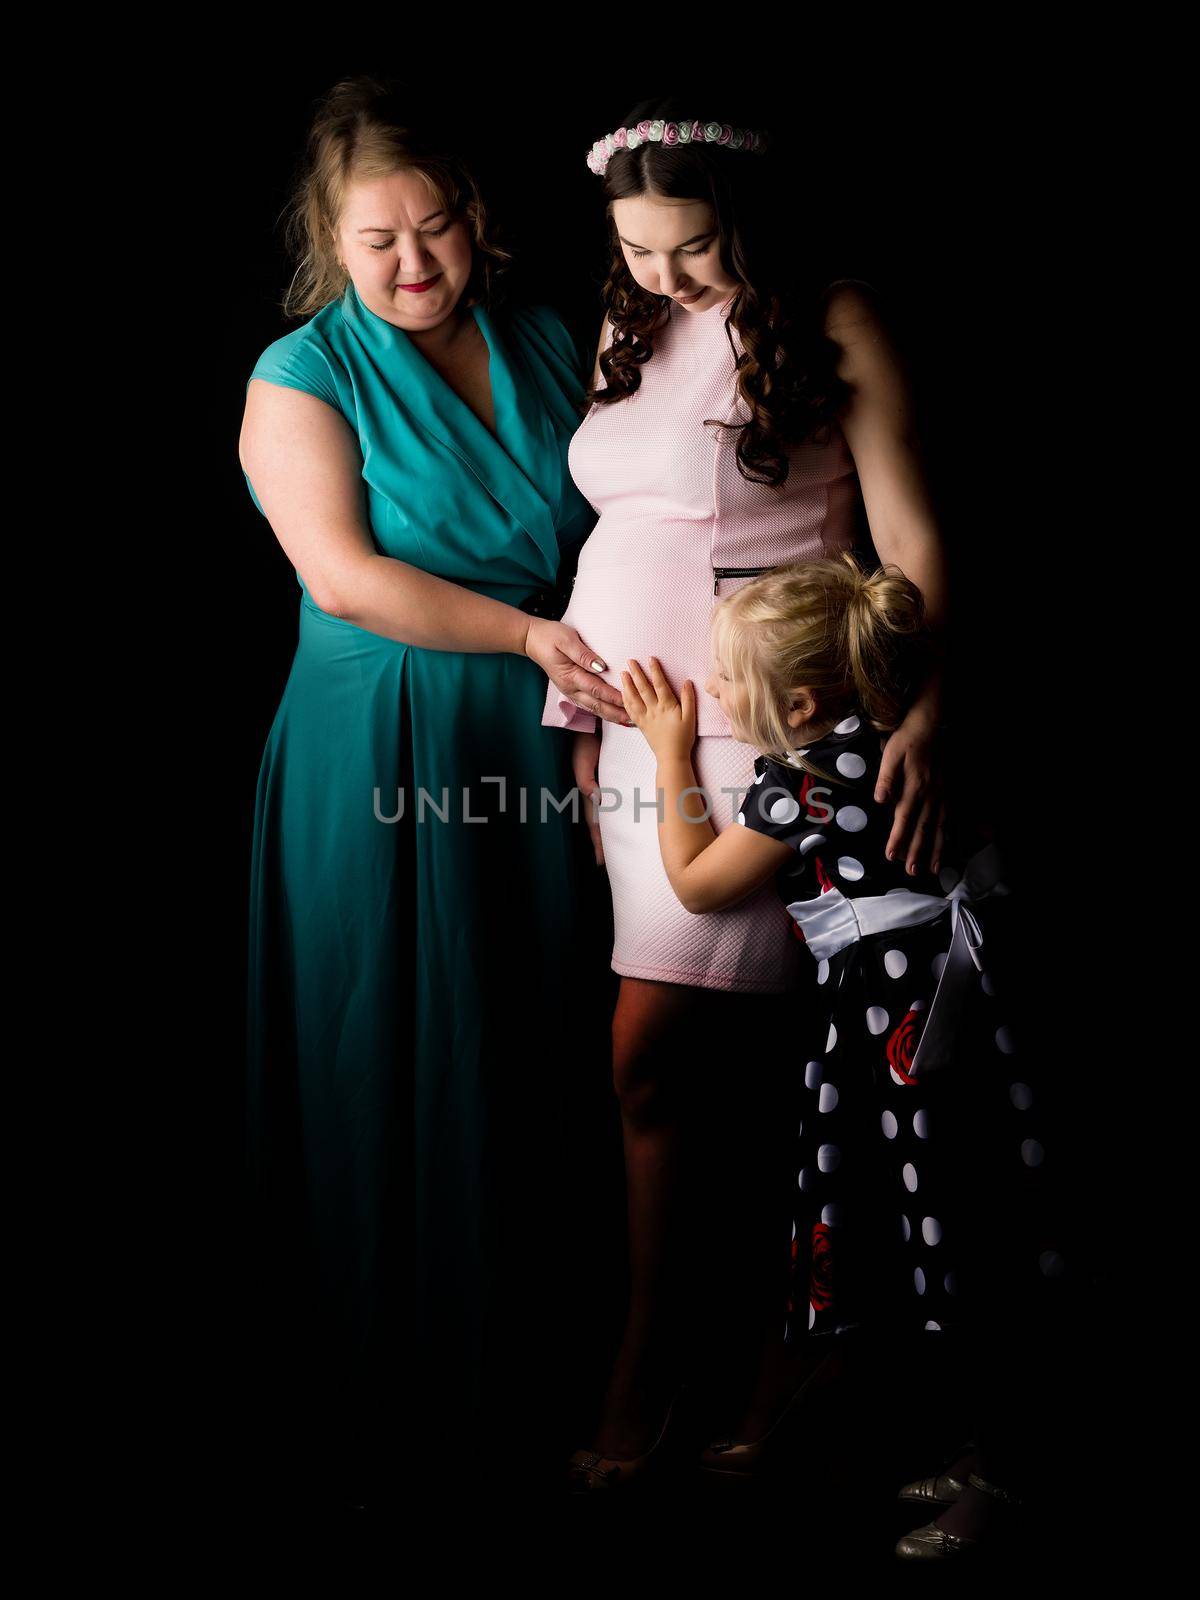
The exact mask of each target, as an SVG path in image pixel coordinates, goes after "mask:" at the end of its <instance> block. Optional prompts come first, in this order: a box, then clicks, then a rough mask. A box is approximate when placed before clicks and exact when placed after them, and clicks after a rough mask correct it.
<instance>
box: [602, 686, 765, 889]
mask: <svg viewBox="0 0 1200 1600" xmlns="http://www.w3.org/2000/svg"><path fill="white" fill-rule="evenodd" d="M629 668H630V670H629V672H623V673H622V674H621V693H622V695H623V696H624V700H625V710H626V712H627V713H628V715H629V717H630V718H631V719H632V721H633V722H634V723H635V724H636V725H637V727H639V728H640V729H641V731H642V733H643V734H644V735H645V738H646V741H647V743H648V744H649V745H650V748H651V749H652V750H653V751H654V753H655V755H656V756H657V758H658V769H657V773H656V776H655V780H654V781H655V791H656V792H655V799H656V801H660V802H661V806H660V809H661V813H662V814H661V817H660V819H659V823H658V843H659V849H660V850H661V852H662V862H663V867H664V868H665V869H666V874H667V877H668V879H669V880H670V884H671V887H672V889H674V891H675V894H676V896H677V898H678V900H679V903H680V905H682V906H683V908H684V909H685V910H686V911H691V912H694V913H696V914H697V915H703V914H704V913H705V912H709V911H724V910H725V909H726V908H727V907H729V906H733V905H737V904H738V902H739V901H741V900H744V899H745V898H746V896H747V895H749V894H753V893H754V891H755V890H756V889H758V888H760V887H761V885H762V884H764V883H766V882H767V881H768V880H769V879H771V878H773V877H774V875H775V873H776V872H778V870H779V868H780V867H781V866H783V864H784V862H785V861H787V860H788V858H789V857H790V856H791V854H792V850H791V847H790V846H789V845H786V844H782V843H780V841H779V840H777V839H768V838H765V837H764V836H763V835H762V834H759V833H752V832H751V831H750V830H749V829H748V828H727V829H726V830H725V832H724V833H722V834H720V835H718V834H717V831H716V829H715V828H714V827H713V825H712V822H711V821H710V820H709V819H708V818H707V817H706V816H705V810H706V804H705V802H706V798H707V801H708V806H707V809H708V810H709V811H710V812H711V810H712V808H713V807H714V806H715V805H716V803H717V802H716V797H715V796H711V795H710V796H707V797H706V796H705V795H703V794H701V793H699V792H695V791H698V790H699V785H698V784H697V782H696V772H695V769H694V767H693V766H692V745H693V744H694V743H695V740H696V694H695V688H694V686H693V685H692V682H691V680H690V679H687V680H685V681H684V684H683V689H682V695H683V698H682V701H680V700H677V699H676V697H675V694H674V691H673V690H672V688H671V686H670V684H669V683H668V682H667V679H666V676H665V674H664V673H663V670H662V667H661V666H660V665H659V662H658V659H657V657H655V656H651V657H650V680H649V681H648V680H647V678H646V674H645V673H644V672H643V671H642V669H641V667H640V666H639V664H638V663H637V662H636V661H630V662H629ZM689 789H690V790H692V791H694V792H692V793H690V794H689V793H686V791H687V790H689Z"/></svg>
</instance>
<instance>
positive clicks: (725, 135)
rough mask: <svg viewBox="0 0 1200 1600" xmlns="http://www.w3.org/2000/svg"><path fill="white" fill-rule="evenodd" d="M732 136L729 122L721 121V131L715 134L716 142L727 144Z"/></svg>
mask: <svg viewBox="0 0 1200 1600" xmlns="http://www.w3.org/2000/svg"><path fill="white" fill-rule="evenodd" d="M732 137H733V129H732V128H731V127H730V126H729V124H728V123H727V122H723V123H722V124H721V131H720V133H719V134H718V135H717V143H718V144H728V143H729V141H730V139H731V138H732Z"/></svg>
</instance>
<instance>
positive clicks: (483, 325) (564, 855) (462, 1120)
mask: <svg viewBox="0 0 1200 1600" xmlns="http://www.w3.org/2000/svg"><path fill="white" fill-rule="evenodd" d="M406 110H407V108H406V107H405V106H402V105H397V103H396V102H395V99H394V97H393V95H392V93H391V91H389V89H388V87H387V85H381V84H377V83H374V82H372V81H370V80H354V81H352V82H349V83H343V84H339V85H338V86H337V87H336V88H334V89H333V90H332V91H331V92H330V93H329V95H328V96H327V97H326V99H325V101H324V103H323V104H322V106H321V107H320V110H319V112H318V114H317V116H316V120H315V122H314V125H313V127H312V131H311V135H310V141H309V159H308V163H307V167H306V171H305V174H304V176H303V179H302V181H301V183H300V186H299V189H298V192H297V194H296V197H295V204H294V207H293V212H292V238H293V241H294V242H295V244H296V246H297V254H298V256H299V263H300V264H299V270H298V273H297V277H296V280H295V281H294V283H293V287H292V291H291V293H290V296H289V300H288V309H289V310H290V311H291V312H292V313H293V314H298V315H305V314H308V320H307V321H305V322H304V323H303V324H302V325H301V326H300V327H298V328H296V329H295V330H294V331H293V332H291V333H289V334H287V335H286V336H285V337H283V338H281V339H279V340H277V341H276V342H275V343H273V344H272V345H271V346H270V347H269V348H268V349H267V350H265V351H264V352H263V354H262V355H261V357H260V358H259V360H258V362H257V364H256V365H255V367H254V370H253V373H252V376H251V378H250V381H249V383H248V385H247V394H246V409H245V421H244V424H243V427H242V433H241V443H240V457H241V462H242V465H243V468H244V470H245V473H246V477H247V481H248V483H249V485H250V490H251V494H252V495H253V497H254V501H255V504H256V505H257V506H258V508H259V509H260V511H262V513H263V514H264V515H265V516H266V518H267V520H268V521H269V523H270V525H271V528H272V530H273V532H274V534H275V536H276V538H277V539H278V540H279V543H280V545H281V546H282V547H283V550H284V551H285V553H286V554H287V556H288V559H289V560H290V561H291V562H292V564H293V566H294V567H295V569H296V573H297V577H298V579H299V583H300V589H301V595H300V607H299V624H300V628H299V642H298V646H297V649H296V654H295V658H294V660H293V663H292V668H291V674H290V676H289V678H288V681H287V685H286V688H285V689H284V693H283V698H282V700H281V702H280V705H279V708H278V711H277V713H276V716H275V719H274V722H273V724H272V726H271V729H270V733H269V735H268V737H267V743H266V749H265V752H264V754H263V759H262V766H261V771H260V775H259V782H258V794H257V803H256V807H255V818H254V839H253V859H252V866H251V872H252V880H251V907H250V971H249V1069H250V1128H249V1135H250V1137H249V1149H250V1161H251V1172H252V1176H253V1179H254V1183H255V1195H256V1199H257V1205H256V1216H257V1218H258V1220H259V1222H260V1224H261V1228H262V1232H261V1234H260V1235H259V1253H258V1257H257V1265H258V1268H259V1270H260V1272H261V1274H262V1279H263V1283H264V1286H265V1290H266V1293H267V1295H268V1297H269V1300H270V1303H272V1304H273V1305H275V1306H276V1308H277V1309H278V1310H279V1323H280V1327H279V1330H278V1332H279V1333H280V1334H281V1335H282V1336H283V1337H284V1338H285V1339H286V1341H287V1345H286V1348H287V1349H289V1350H290V1349H291V1347H292V1346H293V1344H294V1342H295V1341H296V1340H297V1339H299V1338H301V1337H302V1336H303V1337H305V1338H309V1339H311V1344H310V1345H307V1346H305V1347H304V1349H303V1352H302V1354H301V1355H300V1356H299V1357H298V1358H297V1360H298V1363H299V1364H300V1365H301V1369H302V1370H303V1371H304V1372H305V1388H304V1390H303V1392H302V1395H301V1397H299V1399H298V1406H299V1409H300V1411H301V1415H302V1422H301V1426H302V1427H303V1429H304V1430H305V1432H309V1431H312V1429H313V1428H314V1427H315V1426H316V1424H317V1422H318V1418H317V1417H315V1416H314V1412H315V1411H319V1412H320V1419H319V1420H320V1425H321V1426H324V1425H325V1423H328V1424H329V1425H330V1426H331V1427H332V1429H333V1445H334V1449H333V1453H332V1455H331V1459H336V1460H338V1461H347V1460H349V1461H353V1462H354V1463H355V1464H356V1465H358V1464H361V1463H362V1462H363V1461H365V1460H367V1459H368V1458H369V1457H370V1455H371V1453H372V1450H374V1451H375V1454H376V1456H377V1457H378V1458H379V1459H382V1458H383V1455H384V1452H386V1457H387V1459H388V1460H389V1461H390V1462H392V1463H395V1464H396V1465H397V1466H398V1467H408V1466H410V1465H411V1464H412V1463H413V1462H414V1460H415V1461H417V1462H418V1463H420V1464H429V1463H432V1462H434V1461H436V1460H443V1459H444V1458H445V1456H447V1455H455V1456H457V1457H458V1458H459V1459H460V1460H461V1459H462V1456H463V1445H464V1442H465V1439H464V1429H465V1428H467V1427H468V1426H469V1425H470V1424H472V1423H475V1422H478V1421H480V1420H481V1419H483V1418H486V1419H487V1420H488V1421H489V1422H494V1421H495V1420H496V1414H497V1407H496V1406H494V1405H490V1404H489V1402H491V1401H497V1400H498V1398H499V1397H500V1396H501V1395H504V1396H511V1398H512V1402H513V1406H514V1408H515V1414H516V1415H518V1416H519V1415H520V1414H521V1413H522V1412H523V1411H524V1410H525V1409H526V1408H528V1407H530V1405H531V1404H532V1403H533V1397H532V1395H531V1392H530V1386H532V1385H534V1384H535V1383H536V1382H537V1378H538V1374H539V1373H540V1372H543V1371H544V1369H545V1349H544V1346H545V1344H546V1342H547V1341H552V1339H553V1332H554V1329H553V1326H551V1327H549V1328H547V1327H544V1326H542V1325H541V1323H540V1322H539V1312H543V1313H544V1312H545V1311H546V1309H547V1308H546V1307H545V1305H544V1304H542V1303H541V1301H540V1300H539V1299H538V1295H539V1289H540V1287H541V1285H543V1284H544V1285H545V1286H546V1293H547V1294H549V1293H550V1292H552V1285H553V1283H554V1280H555V1276H556V1274H555V1269H554V1259H553V1252H555V1251H557V1250H560V1249H562V1248H565V1240H564V1238H563V1237H562V1236H561V1235H559V1234H555V1233H554V1232H553V1231H552V1223H553V1221H554V1219H555V1218H556V1217H558V1216H560V1215H561V1214H562V1210H561V1207H560V1205H559V1203H558V1202H559V1200H560V1198H561V1194H562V1191H563V1189H564V1188H565V1186H566V1182H567V1175H566V1173H565V1172H564V1171H563V1170H561V1169H560V1168H559V1167H558V1166H556V1163H557V1162H559V1161H560V1160H561V1159H562V1129H561V1117H560V1110H561V1103H560V1102H559V1101H558V1100H557V1098H556V1097H557V1096H558V1094H559V1093H560V1090H561V1085H562V1082H563V1078H564V1069H563V1061H562V1056H561V1037H562V1029H563V1027H565V1025H566V1022H567V1017H566V1014H565V1012H563V1011H560V1010H559V1009H558V1008H559V1006H560V1003H561V1002H562V1001H563V1000H564V999H565V997H566V996H568V995H570V997H571V998H570V1005H571V1015H572V1017H573V1018H574V1017H576V1016H577V1007H578V1004H579V993H578V984H577V982H575V981H574V979H573V974H572V972H571V971H569V970H568V964H569V963H573V962H574V960H575V959H576V957H575V955H574V950H573V936H574V933H575V923H574V916H575V910H576V903H575V895H574V890H575V883H576V879H575V877H574V870H575V867H576V865H577V861H576V860H575V859H574V856H573V851H574V849H575V846H576V843H577V842H579V843H581V844H582V845H583V847H584V849H585V851H586V841H587V834H586V831H585V830H584V829H583V828H582V827H581V826H580V825H578V823H577V822H575V821H574V820H573V818H572V814H571V812H570V810H569V809H567V810H561V809H560V807H561V806H562V805H563V802H564V800H565V798H566V797H567V795H568V794H569V791H570V787H571V771H570V763H569V759H568V752H567V750H566V748H565V745H564V742H563V741H562V740H561V738H560V736H559V735H558V734H556V733H554V732H553V731H551V730H550V729H547V728H545V727H543V726H541V723H540V715H541V706H542V702H543V697H544V694H545V690H546V675H547V674H549V675H550V676H551V677H552V678H555V679H562V680H563V681H564V682H565V677H564V673H565V669H566V668H568V667H570V666H572V665H574V666H575V667H577V668H579V669H580V670H582V671H583V673H584V677H585V679H587V680H588V681H589V682H591V683H592V684H593V688H594V692H595V693H597V694H598V695H600V696H601V697H602V701H603V706H604V709H603V711H602V712H601V715H603V716H608V717H611V718H613V719H615V720H620V721H622V722H624V721H625V720H626V718H625V714H624V711H623V708H622V705H621V696H620V693H619V691H618V690H616V689H614V688H612V687H611V686H608V685H606V684H605V683H604V682H603V680H602V679H601V678H600V677H599V676H598V675H596V674H595V672H594V671H593V664H594V665H595V666H603V665H605V663H603V662H597V661H596V660H595V656H594V652H593V651H592V650H591V648H590V645H588V644H587V643H586V642H585V640H584V639H583V638H581V636H580V635H579V634H578V633H577V632H576V631H575V629H574V628H572V627H570V626H567V625H564V624H562V623H560V622H557V621H554V620H553V618H552V615H549V614H548V613H552V612H554V611H555V610H556V609H557V610H561V605H560V606H558V607H557V608H556V607H555V606H554V595H553V590H554V586H555V585H556V583H557V581H558V575H559V569H560V563H561V562H562V561H563V558H564V556H565V557H566V558H567V559H568V561H569V560H570V559H571V558H572V557H573V555H574V552H575V550H576V549H577V547H578V544H579V542H580V541H581V540H582V539H583V537H584V536H585V535H586V533H587V532H588V530H589V528H590V527H591V525H592V522H593V521H594V517H593V514H592V512H591V509H590V507H589V506H588V505H587V502H586V501H585V500H584V498H583V497H582V495H580V494H579V492H578V491H577V490H576V488H575V486H574V484H573V483H572V482H571V478H570V474H569V473H568V470H567V465H566V451H567V445H568V443H569V441H570V438H571V435H572V433H573V432H574V430H575V427H576V426H577V423H578V414H579V402H580V400H581V398H582V394H583V390H584V374H583V373H581V371H580V363H579V360H578V357H577V353H576V350H575V348H574V345H573V342H572V340H571V337H570V335H569V333H568V331H567V329H566V327H565V326H564V325H563V323H562V321H561V320H560V319H559V317H558V316H557V315H556V313H555V312H553V311H552V310H551V309H550V308H549V307H547V306H533V307H524V308H518V309H514V310H509V311H505V310H504V309H502V307H501V304H500V300H499V296H498V292H497V291H498V288H499V285H500V281H501V279H502V274H503V270H504V266H505V261H506V256H505V253H504V252H502V251H501V250H500V249H499V247H498V246H497V245H496V244H495V242H494V240H493V237H492V234H491V230H490V227H489V223H488V218H487V215H486V212H485V209H484V206H483V203H482V201H481V198H480V195H479V192H478V189H477V186H476V184H475V182H474V180H473V179H472V177H471V175H470V173H469V172H467V171H466V170H465V168H464V167H463V165H462V163H461V161H460V160H458V159H456V158H455V157H454V155H452V154H450V153H448V151H447V148H446V147H445V146H444V145H443V144H441V143H439V142H438V141H437V139H436V137H435V136H434V135H432V134H430V133H428V132H427V133H426V134H425V135H424V136H422V135H420V134H418V133H417V132H415V131H414V130H412V129H411V128H410V127H409V126H408V119H407V117H406V114H405V113H406ZM539 613H540V614H539ZM575 681H576V680H574V679H572V684H574V682H575ZM413 1238H415V1246H414V1254H415V1273H414V1274H410V1273H409V1272H408V1270H407V1268H406V1263H407V1261H408V1259H409V1258H408V1256H407V1253H406V1252H407V1251H408V1248H409V1243H410V1239H413ZM289 1251H290V1252H291V1253H292V1254H296V1253H297V1252H298V1257H299V1259H298V1260H296V1261H294V1262H293V1268H294V1270H293V1273H292V1278H291V1281H289V1282H287V1283H285V1282H283V1281H280V1273H281V1268H280V1266H279V1262H280V1260H281V1259H282V1255H283V1253H284V1252H289ZM413 1291H415V1294H414V1292H413ZM310 1324H311V1327H310ZM270 1353H271V1359H272V1360H273V1361H274V1360H276V1359H277V1358H278V1357H279V1355H280V1350H279V1347H278V1346H277V1345H272V1346H271V1347H270ZM401 1408H403V1418H401V1415H400V1410H401ZM534 1409H535V1411H536V1406H535V1407H534ZM414 1417H415V1418H416V1419H417V1426H416V1428H415V1429H414V1427H413V1419H414ZM508 1420H509V1421H510V1422H511V1420H512V1418H511V1416H509V1418H508ZM509 1442H510V1446H511V1444H512V1440H511V1438H510V1441H509Z"/></svg>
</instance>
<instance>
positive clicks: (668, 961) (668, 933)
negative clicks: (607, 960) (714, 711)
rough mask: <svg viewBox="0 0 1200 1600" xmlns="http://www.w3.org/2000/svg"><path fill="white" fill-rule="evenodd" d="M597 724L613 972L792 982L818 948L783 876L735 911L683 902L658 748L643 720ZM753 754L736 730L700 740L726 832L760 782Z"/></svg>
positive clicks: (714, 807) (770, 986) (741, 984)
mask: <svg viewBox="0 0 1200 1600" xmlns="http://www.w3.org/2000/svg"><path fill="white" fill-rule="evenodd" d="M599 727H600V729H601V736H600V760H599V765H598V767H597V779H598V781H599V783H600V784H601V786H602V787H603V788H604V789H606V790H607V791H608V793H606V794H603V795H601V797H600V804H601V806H602V807H603V809H602V810H601V812H600V816H599V822H600V835H601V838H602V839H603V841H604V860H605V865H606V867H607V869H608V882H609V887H610V889H611V891H612V897H613V928H614V940H613V953H612V969H613V971H614V972H619V973H621V974H622V975H623V976H625V977H630V978H654V979H657V980H658V981H660V982H663V983H686V984H692V985H695V986H696V987H697V988H701V989H733V990H740V991H743V992H745V993H751V994H779V993H782V992H783V991H785V990H788V989H792V988H794V987H795V986H796V983H797V980H798V979H799V976H800V969H801V963H802V962H804V961H808V962H809V963H811V961H812V957H811V956H810V955H809V954H808V952H807V951H806V950H805V949H804V947H803V945H802V944H801V943H800V941H799V940H798V939H797V938H796V937H795V935H794V934H793V932H792V921H791V918H790V917H789V916H788V914H787V911H786V909H785V908H784V905H783V902H782V900H781V899H780V898H779V894H778V892H777V891H776V889H775V885H774V884H773V883H770V882H768V883H765V884H764V885H763V886H762V888H761V889H759V890H756V892H755V893H754V894H753V895H751V896H750V897H749V898H748V899H746V900H743V901H742V902H741V904H740V905H737V906H731V907H730V908H729V910H727V911H712V912H705V913H704V914H703V915H700V916H697V915H696V914H695V913H694V912H691V911H685V910H684V908H683V907H682V906H681V905H680V903H679V901H678V900H677V899H676V898H675V891H674V890H673V889H672V888H671V885H670V883H669V882H668V879H667V875H666V872H665V871H664V870H663V864H662V855H661V853H660V851H659V845H658V818H657V816H656V814H655V809H654V801H655V770H656V765H657V764H656V761H655V757H654V752H653V751H652V750H651V748H650V746H649V745H648V744H647V743H646V740H645V739H644V738H643V736H642V734H641V733H640V732H639V731H638V729H637V728H621V727H618V726H617V725H616V724H615V723H612V722H605V721H601V722H600V723H599ZM754 756H755V752H754V750H753V749H751V747H750V746H749V745H745V744H739V743H738V742H737V741H736V740H734V739H722V738H715V737H713V738H702V739H697V740H696V743H695V745H694V747H693V749H692V765H693V766H694V768H695V771H696V781H697V783H698V784H699V786H700V787H701V788H702V789H703V790H704V791H705V794H706V796H707V799H708V805H709V810H710V815H711V820H712V824H713V827H714V828H715V829H716V830H717V832H718V833H722V832H723V831H724V830H725V829H726V828H727V827H730V826H736V825H737V820H736V819H737V808H738V803H739V801H740V799H741V798H742V797H743V796H744V795H745V793H746V790H747V789H748V788H749V787H750V785H751V784H752V783H753V781H754ZM722 790H729V791H731V792H730V793H727V794H725V793H722ZM618 797H619V798H618ZM663 805H664V807H665V805H666V800H665V798H664V801H663Z"/></svg>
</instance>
